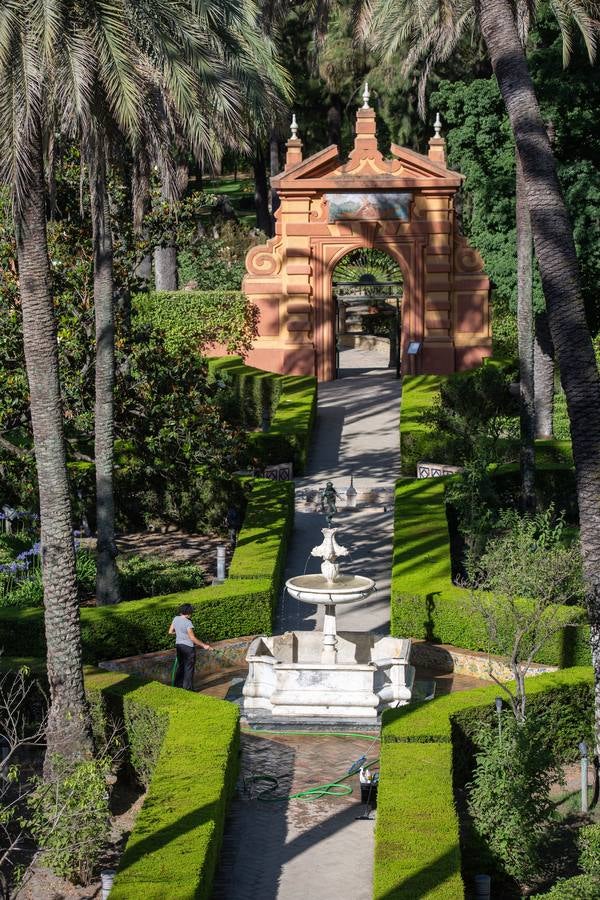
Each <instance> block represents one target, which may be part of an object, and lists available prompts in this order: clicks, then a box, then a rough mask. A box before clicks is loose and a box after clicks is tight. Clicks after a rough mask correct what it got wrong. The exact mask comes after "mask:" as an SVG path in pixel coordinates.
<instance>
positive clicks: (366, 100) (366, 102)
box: [362, 81, 371, 109]
mask: <svg viewBox="0 0 600 900" xmlns="http://www.w3.org/2000/svg"><path fill="white" fill-rule="evenodd" d="M370 97H371V92H370V91H369V82H368V81H365V89H364V91H363V95H362V98H363V105H362V108H363V109H370V107H369V99H370Z"/></svg>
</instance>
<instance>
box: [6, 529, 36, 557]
mask: <svg viewBox="0 0 600 900" xmlns="http://www.w3.org/2000/svg"><path fill="white" fill-rule="evenodd" d="M31 543H32V541H31V538H30V536H29V535H28V534H7V533H6V532H4V533H2V532H0V565H3V564H6V563H11V562H13V560H15V559H16V558H17V556H18V555H19V553H23V552H24V551H25V550H28V549H29V547H30V546H31Z"/></svg>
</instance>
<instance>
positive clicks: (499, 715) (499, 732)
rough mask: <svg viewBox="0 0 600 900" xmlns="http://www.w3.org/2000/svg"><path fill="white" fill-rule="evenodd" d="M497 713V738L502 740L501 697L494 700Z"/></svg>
mask: <svg viewBox="0 0 600 900" xmlns="http://www.w3.org/2000/svg"><path fill="white" fill-rule="evenodd" d="M494 703H495V705H496V712H497V713H498V740H500V741H501V740H502V697H496V699H495V701H494Z"/></svg>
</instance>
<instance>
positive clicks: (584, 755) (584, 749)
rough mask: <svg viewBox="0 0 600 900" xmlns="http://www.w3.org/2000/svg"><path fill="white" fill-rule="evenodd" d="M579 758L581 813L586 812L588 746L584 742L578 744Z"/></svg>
mask: <svg viewBox="0 0 600 900" xmlns="http://www.w3.org/2000/svg"><path fill="white" fill-rule="evenodd" d="M579 754H580V756H581V812H582V813H586V812H587V811H588V791H587V788H588V746H587V744H586V742H585V741H581V743H580V744H579Z"/></svg>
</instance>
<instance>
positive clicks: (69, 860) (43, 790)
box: [27, 760, 110, 885]
mask: <svg viewBox="0 0 600 900" xmlns="http://www.w3.org/2000/svg"><path fill="white" fill-rule="evenodd" d="M107 766H108V764H107V762H106V760H104V761H99V760H88V761H86V762H82V763H79V764H78V765H77V766H76V767H75V768H74V769H72V770H69V769H64V768H63V769H61V768H60V767H58V770H57V774H56V776H55V780H53V781H52V782H50V783H47V782H44V781H42V780H41V779H35V781H34V784H35V789H34V790H33V792H32V793H31V794H30V795H29V796H28V798H27V807H28V812H29V815H28V827H29V829H30V831H31V833H32V835H33V837H34V839H35V840H36V842H37V844H38V846H39V847H40V848H41V849H42V850H43V856H42V859H43V861H44V863H45V865H47V866H48V868H50V869H51V870H52V871H53V872H54V873H55V874H56V875H58V876H60V877H61V878H68V879H69V880H70V881H76V882H79V883H81V884H84V885H85V884H89V883H90V881H91V879H92V875H93V873H94V869H95V868H96V866H97V864H98V862H99V861H100V858H101V856H102V853H103V851H104V849H105V847H106V844H107V843H108V837H109V833H110V811H109V806H108V791H107V781H106V778H107V775H108V768H107Z"/></svg>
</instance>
